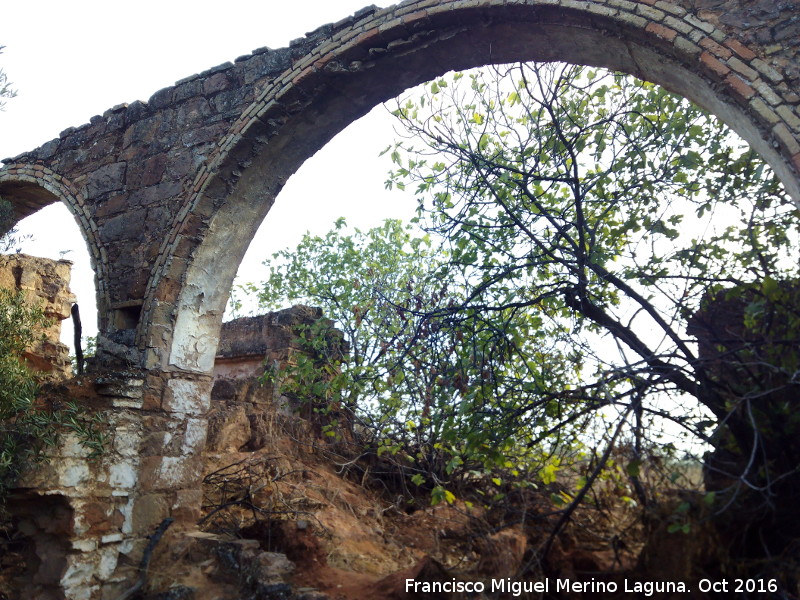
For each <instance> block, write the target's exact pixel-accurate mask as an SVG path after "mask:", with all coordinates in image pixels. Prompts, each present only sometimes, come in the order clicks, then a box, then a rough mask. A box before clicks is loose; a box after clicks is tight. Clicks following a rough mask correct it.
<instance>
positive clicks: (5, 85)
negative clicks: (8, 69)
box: [0, 46, 17, 110]
mask: <svg viewBox="0 0 800 600" xmlns="http://www.w3.org/2000/svg"><path fill="white" fill-rule="evenodd" d="M4 48H5V46H0V54H2V53H3V49H4ZM16 95H17V92H16V90H14V89H13V88H12V87H11V84H10V83H9V82H8V75H6V73H5V71H4V70H3V69H0V110H5V107H6V103H5V100H4V99H5V98H13V97H14V96H16Z"/></svg>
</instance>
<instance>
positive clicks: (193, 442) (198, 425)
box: [181, 419, 208, 454]
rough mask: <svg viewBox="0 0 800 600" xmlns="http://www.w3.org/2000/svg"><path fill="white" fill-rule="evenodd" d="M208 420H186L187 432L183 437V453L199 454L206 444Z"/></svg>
mask: <svg viewBox="0 0 800 600" xmlns="http://www.w3.org/2000/svg"><path fill="white" fill-rule="evenodd" d="M207 432H208V421H207V420H206V419H188V420H187V421H186V434H185V436H184V438H183V445H182V446H181V451H182V452H183V454H198V453H200V452H202V451H203V449H204V448H205V445H206V434H207Z"/></svg>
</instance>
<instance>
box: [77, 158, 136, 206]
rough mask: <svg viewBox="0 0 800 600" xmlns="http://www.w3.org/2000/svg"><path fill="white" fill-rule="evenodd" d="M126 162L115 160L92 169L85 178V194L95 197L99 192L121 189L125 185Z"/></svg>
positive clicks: (104, 192)
mask: <svg viewBox="0 0 800 600" xmlns="http://www.w3.org/2000/svg"><path fill="white" fill-rule="evenodd" d="M127 167H128V163H127V162H124V161H123V162H115V163H112V164H109V165H105V166H103V167H100V168H98V169H95V170H94V171H92V172H91V173H90V174H89V176H88V177H87V178H86V195H87V196H88V197H89V198H96V197H97V196H99V195H100V194H106V193H108V192H114V191H118V190H121V189H122V188H123V187H124V185H125V172H126V169H127Z"/></svg>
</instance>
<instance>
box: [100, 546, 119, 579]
mask: <svg viewBox="0 0 800 600" xmlns="http://www.w3.org/2000/svg"><path fill="white" fill-rule="evenodd" d="M106 537H108V536H106ZM118 556H119V549H118V548H117V546H109V547H108V548H103V549H101V550H100V562H99V564H98V565H97V577H98V579H100V581H106V580H107V579H108V578H109V577H111V576H112V575H113V574H114V570H115V569H116V568H117V557H118Z"/></svg>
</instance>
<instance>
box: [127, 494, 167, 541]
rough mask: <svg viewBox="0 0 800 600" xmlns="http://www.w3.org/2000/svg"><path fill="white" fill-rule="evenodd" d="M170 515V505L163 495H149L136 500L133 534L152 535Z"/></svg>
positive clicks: (134, 504) (132, 523)
mask: <svg viewBox="0 0 800 600" xmlns="http://www.w3.org/2000/svg"><path fill="white" fill-rule="evenodd" d="M169 514H170V507H169V503H168V502H167V499H166V497H165V496H164V495H163V494H147V495H145V496H140V497H138V498H136V500H135V501H134V503H133V518H132V522H131V526H132V532H133V534H134V535H150V534H151V533H153V530H154V529H155V528H156V527H158V524H159V523H161V521H163V520H164V519H166V518H167V517H168V516H169Z"/></svg>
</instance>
